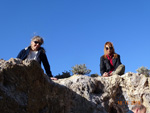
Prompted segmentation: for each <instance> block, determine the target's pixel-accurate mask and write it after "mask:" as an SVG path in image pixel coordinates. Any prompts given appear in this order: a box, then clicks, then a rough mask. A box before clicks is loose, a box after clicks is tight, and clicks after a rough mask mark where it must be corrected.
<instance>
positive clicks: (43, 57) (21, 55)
mask: <svg viewBox="0 0 150 113" xmlns="http://www.w3.org/2000/svg"><path fill="white" fill-rule="evenodd" d="M30 50H31V47H30V46H29V47H27V48H25V49H22V50H21V51H20V53H19V54H18V56H17V58H20V59H21V60H25V59H26V58H27V56H28V55H29V52H30ZM36 61H37V62H38V63H39V64H41V62H42V63H43V66H44V68H45V71H46V74H47V75H48V76H49V77H53V76H52V73H51V71H50V65H49V62H48V59H47V56H46V54H45V50H44V48H42V47H40V48H39V50H38V54H37V60H36Z"/></svg>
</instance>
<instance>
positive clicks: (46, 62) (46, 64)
mask: <svg viewBox="0 0 150 113" xmlns="http://www.w3.org/2000/svg"><path fill="white" fill-rule="evenodd" d="M41 60H42V63H43V66H44V69H45V71H46V74H47V75H48V76H49V77H53V76H52V72H51V70H50V65H49V62H48V59H47V56H46V54H45V53H42V55H41Z"/></svg>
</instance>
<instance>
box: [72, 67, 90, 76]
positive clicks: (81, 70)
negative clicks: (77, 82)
mask: <svg viewBox="0 0 150 113" xmlns="http://www.w3.org/2000/svg"><path fill="white" fill-rule="evenodd" d="M90 72H91V70H90V69H87V67H86V65H85V64H80V65H75V66H74V67H72V73H73V74H79V75H86V74H89V73H90Z"/></svg>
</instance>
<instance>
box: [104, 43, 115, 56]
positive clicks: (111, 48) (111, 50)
mask: <svg viewBox="0 0 150 113" xmlns="http://www.w3.org/2000/svg"><path fill="white" fill-rule="evenodd" d="M105 49H106V51H107V54H108V55H111V54H112V52H113V47H112V46H110V45H106V47H105Z"/></svg>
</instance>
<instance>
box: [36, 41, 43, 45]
mask: <svg viewBox="0 0 150 113" xmlns="http://www.w3.org/2000/svg"><path fill="white" fill-rule="evenodd" d="M34 43H35V44H39V45H42V43H41V42H38V41H34Z"/></svg>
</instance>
